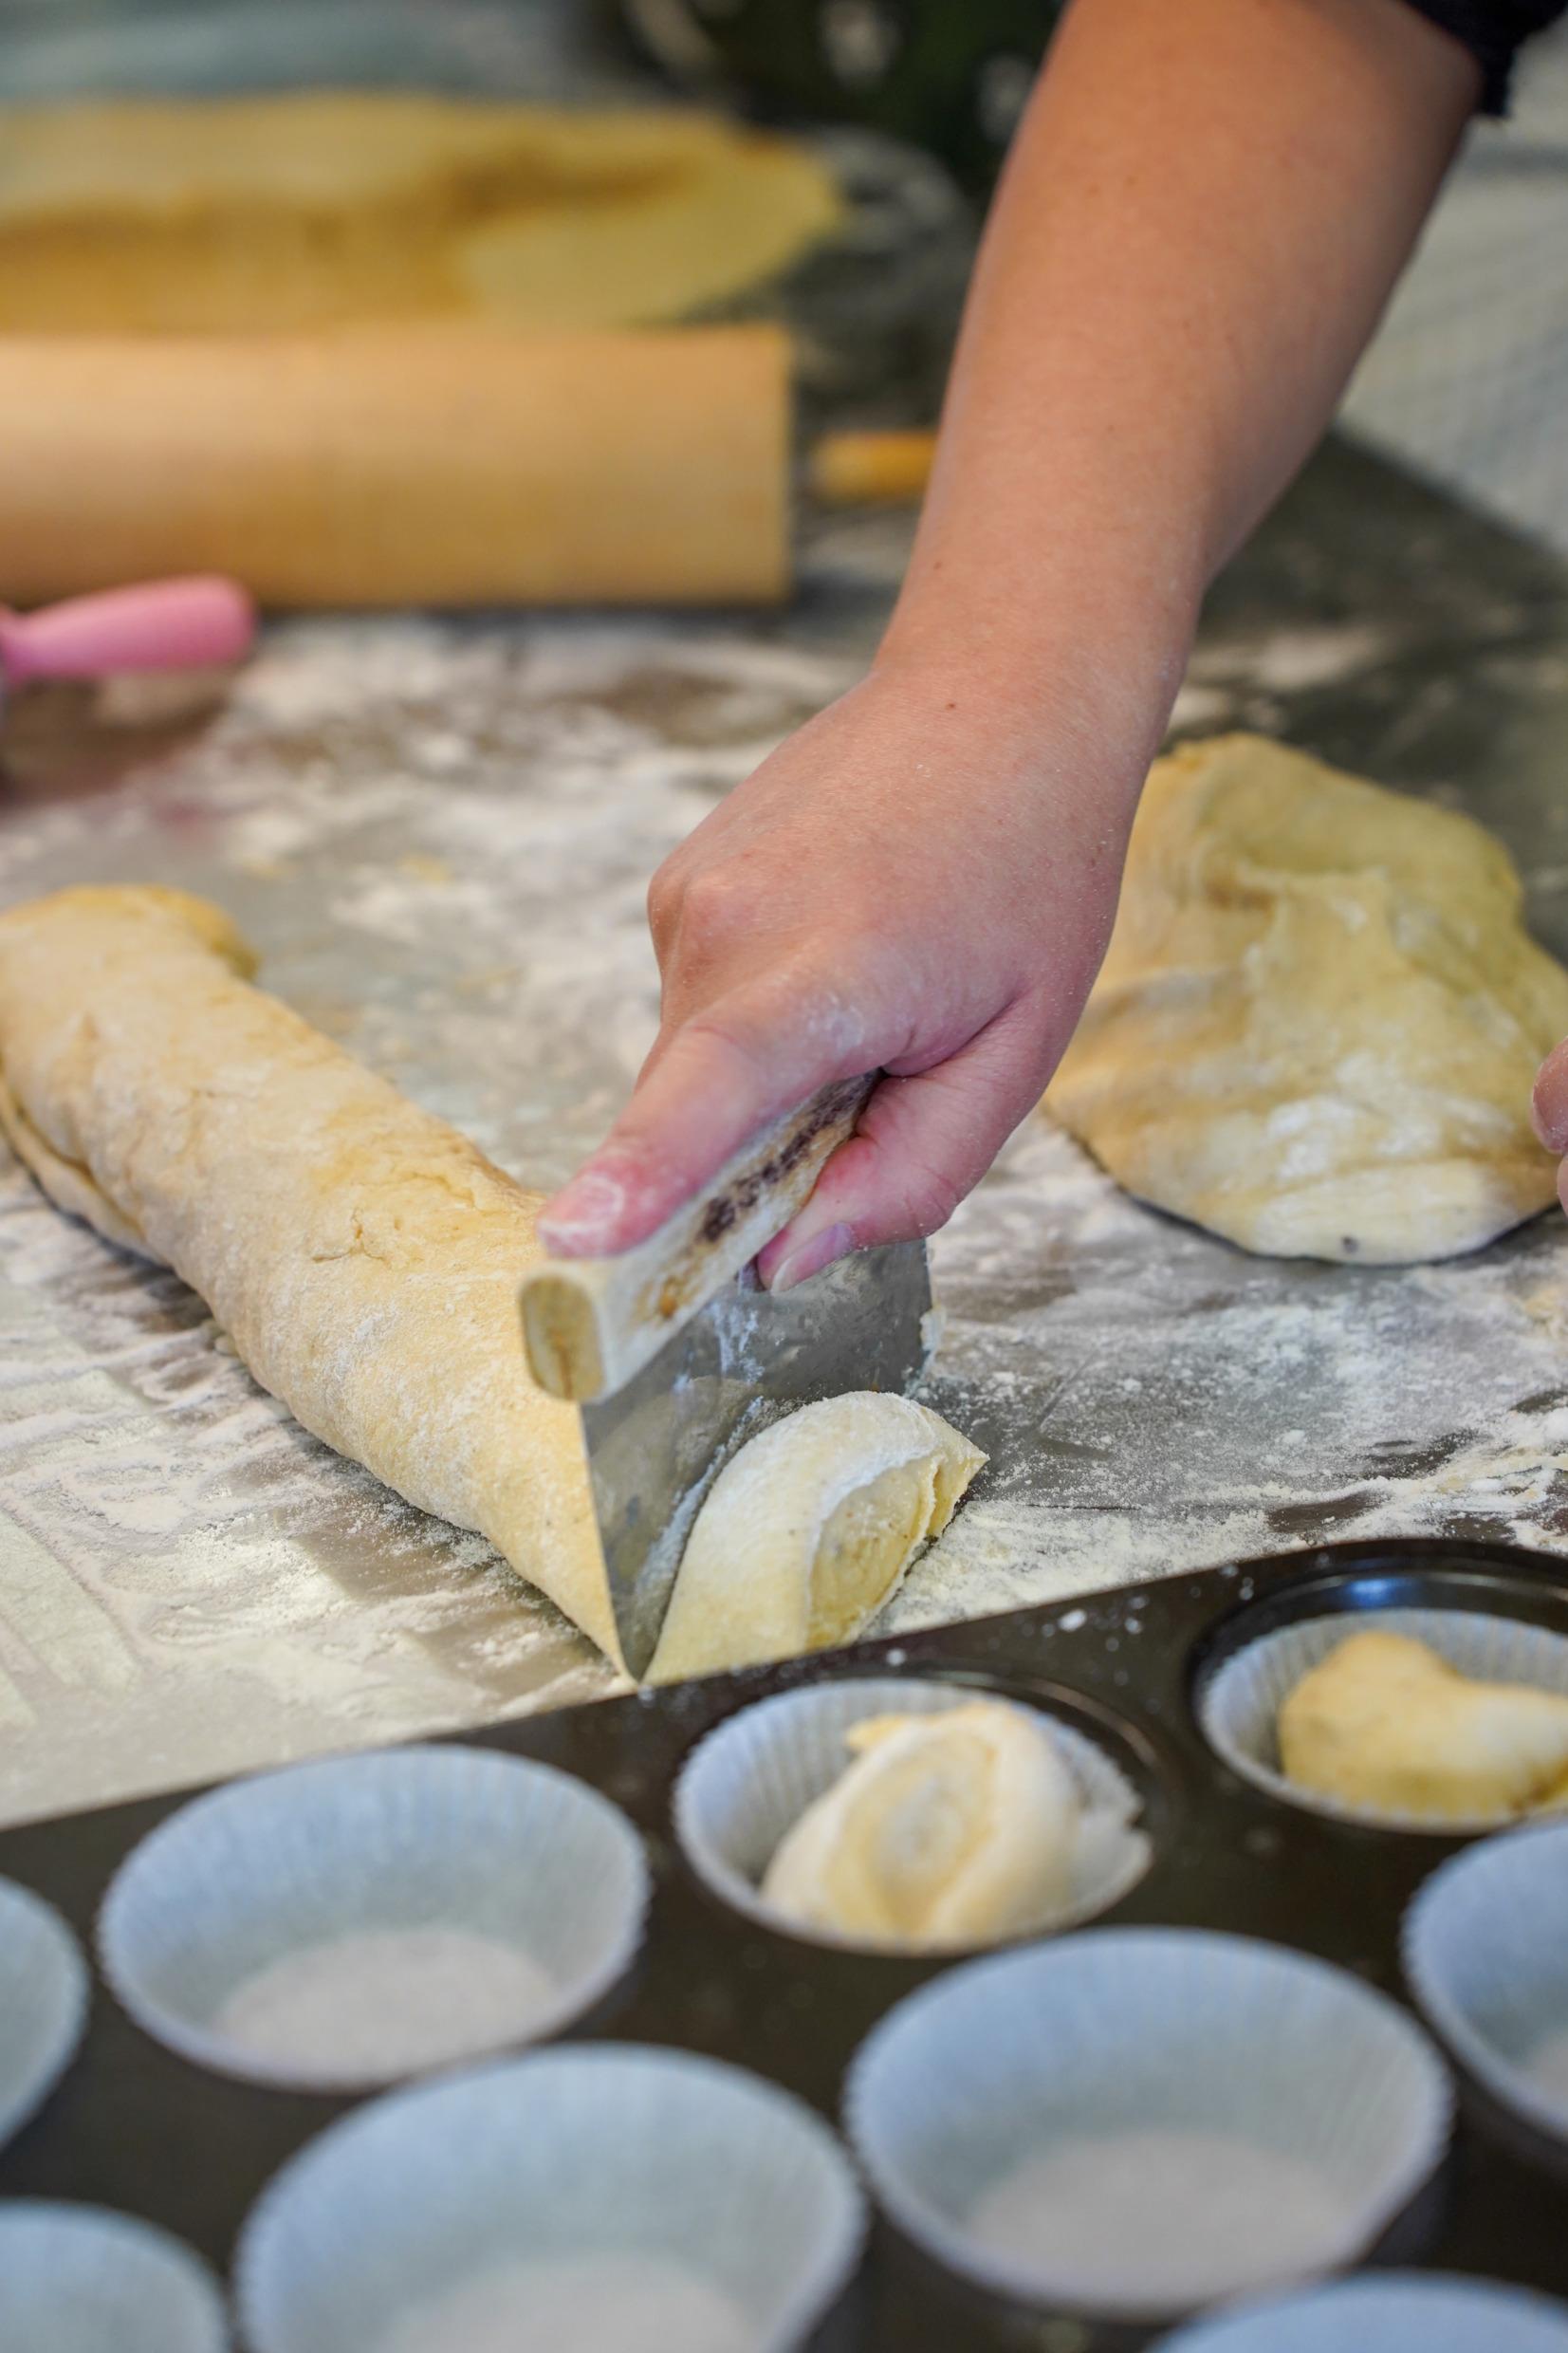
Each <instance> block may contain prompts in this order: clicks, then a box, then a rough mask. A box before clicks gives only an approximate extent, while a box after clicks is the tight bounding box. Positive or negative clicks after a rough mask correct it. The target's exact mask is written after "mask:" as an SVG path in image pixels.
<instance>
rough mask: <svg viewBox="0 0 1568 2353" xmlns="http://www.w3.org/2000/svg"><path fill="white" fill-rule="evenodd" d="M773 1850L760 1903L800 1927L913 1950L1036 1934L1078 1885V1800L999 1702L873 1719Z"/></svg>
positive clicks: (861, 1726) (1038, 1725)
mask: <svg viewBox="0 0 1568 2353" xmlns="http://www.w3.org/2000/svg"><path fill="white" fill-rule="evenodd" d="M845 1738H846V1741H847V1743H848V1745H849V1747H850V1748H851V1749H852V1750H853V1751H855V1762H854V1764H852V1765H851V1766H850V1767H849V1769H848V1770H847V1771H846V1772H845V1773H843V1774H842V1775H841V1777H840V1778H839V1780H838V1781H836V1782H835V1783H834V1784H833V1787H832V1788H830V1789H828V1790H826V1791H824V1793H823V1795H822V1796H821V1797H820V1798H819V1799H818V1800H817V1802H816V1804H815V1805H814V1806H808V1807H807V1808H806V1811H805V1812H804V1813H803V1814H802V1816H801V1819H800V1820H799V1822H797V1823H796V1825H795V1826H794V1828H793V1829H792V1830H791V1831H789V1833H788V1834H787V1836H786V1837H785V1838H784V1840H783V1841H782V1842H781V1843H780V1845H779V1848H778V1850H777V1852H776V1853H775V1855H774V1857H773V1860H772V1862H770V1863H769V1864H768V1867H767V1871H766V1875H765V1877H764V1880H763V1885H762V1892H763V1895H764V1897H765V1899H766V1901H767V1902H769V1903H771V1904H774V1905H776V1906H777V1907H778V1909H779V1910H780V1911H781V1912H784V1913H787V1914H788V1915H789V1917H790V1918H792V1919H795V1920H799V1921H800V1922H801V1923H802V1926H805V1927H810V1928H824V1929H830V1930H832V1931H833V1932H834V1934H835V1935H838V1936H849V1937H854V1938H855V1939H857V1940H858V1942H861V1943H865V1944H878V1945H895V1946H900V1947H904V1948H907V1949H908V1950H910V1951H920V1950H923V1949H925V1948H928V1947H933V1946H939V1945H971V1944H994V1943H996V1942H997V1941H998V1940H999V1939H1000V1938H1002V1937H1004V1936H1023V1935H1024V1934H1025V1933H1026V1932H1027V1931H1028V1930H1030V1929H1032V1928H1038V1927H1039V1926H1040V1925H1041V1923H1042V1921H1043V1920H1044V1919H1046V1918H1048V1917H1049V1915H1050V1914H1051V1913H1052V1912H1053V1911H1055V1910H1056V1909H1057V1908H1058V1907H1059V1906H1060V1905H1061V1904H1062V1903H1063V1902H1064V1901H1065V1899H1066V1898H1067V1896H1068V1894H1069V1892H1070V1890H1071V1886H1072V1877H1073V1858H1074V1851H1075V1845H1076V1841H1077V1833H1078V1825H1079V1799H1078V1792H1077V1790H1076V1788H1075V1787H1074V1784H1073V1779H1072V1776H1071V1774H1070V1773H1069V1772H1068V1770H1067V1768H1066V1766H1065V1765H1064V1764H1063V1762H1062V1760H1061V1754H1060V1752H1059V1751H1058V1749H1057V1747H1056V1744H1055V1742H1054V1741H1053V1740H1052V1738H1051V1735H1050V1732H1048V1730H1047V1729H1046V1727H1045V1726H1044V1724H1042V1722H1041V1721H1040V1720H1039V1718H1038V1717H1036V1716H1034V1715H1032V1714H1028V1713H1027V1712H1026V1711H1025V1710H1024V1709H1023V1708H1016V1707H1012V1706H1009V1705H1008V1703H1007V1702H1006V1701H1005V1700H999V1699H977V1700H973V1701H970V1702H967V1703H966V1704H965V1705H963V1706H961V1707H957V1708H953V1709H951V1710H949V1711H946V1712H945V1713H943V1714H940V1715H876V1716H868V1717H867V1718H865V1720H864V1721H862V1722H861V1723H858V1724H856V1725H854V1726H853V1727H852V1728H851V1730H850V1731H849V1732H847V1733H846V1735H845Z"/></svg>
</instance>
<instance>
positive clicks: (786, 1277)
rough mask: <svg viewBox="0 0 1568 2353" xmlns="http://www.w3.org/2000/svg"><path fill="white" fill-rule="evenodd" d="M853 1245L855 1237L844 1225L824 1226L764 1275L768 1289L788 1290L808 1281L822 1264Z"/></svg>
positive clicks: (831, 1262) (822, 1266) (821, 1267)
mask: <svg viewBox="0 0 1568 2353" xmlns="http://www.w3.org/2000/svg"><path fill="white" fill-rule="evenodd" d="M854 1248H855V1236H854V1234H853V1233H852V1232H850V1230H849V1228H848V1227H847V1226H824V1228H823V1229H822V1231H821V1233H813V1234H810V1235H808V1236H807V1238H806V1239H805V1241H803V1242H802V1244H801V1245H800V1247H799V1249H797V1250H792V1251H789V1252H788V1254H787V1255H786V1256H785V1257H784V1258H781V1259H780V1261H779V1263H778V1265H777V1266H776V1267H775V1268H774V1269H773V1271H772V1273H771V1274H770V1275H769V1276H768V1278H767V1288H768V1289H769V1290H770V1291H792V1290H793V1289H794V1288H795V1286H796V1284H797V1283H805V1282H809V1280H810V1279H811V1277H812V1276H813V1275H814V1274H821V1270H822V1269H823V1268H824V1267H829V1266H831V1265H832V1264H833V1261H834V1260H835V1259H836V1258H842V1257H843V1256H844V1255H845V1253H846V1252H847V1251H852V1250H853V1249H854Z"/></svg>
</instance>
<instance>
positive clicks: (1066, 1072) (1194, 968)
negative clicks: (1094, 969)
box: [1045, 735, 1568, 1265]
mask: <svg viewBox="0 0 1568 2353" xmlns="http://www.w3.org/2000/svg"><path fill="white" fill-rule="evenodd" d="M1521 907H1522V892H1521V888H1520V881H1519V877H1518V875H1517V874H1516V873H1515V871H1514V867H1513V864H1512V862H1511V861H1510V859H1509V857H1508V855H1507V852H1506V851H1505V850H1504V849H1503V846H1502V844H1501V843H1498V842H1495V841H1494V840H1493V839H1492V837H1491V836H1490V834H1488V833H1485V832H1484V831H1483V830H1482V828H1481V827H1480V826H1479V825H1476V824H1472V823H1471V822H1470V820H1469V819H1468V818H1467V817H1462V816H1458V815H1456V814H1455V813H1454V811H1452V810H1451V809H1445V808H1439V807H1437V806H1435V805H1434V804H1433V803H1431V802H1430V801H1417V800H1412V799H1411V798H1409V797H1407V796H1406V795H1404V794H1402V793H1395V792H1386V791H1384V790H1382V789H1381V788H1380V787H1377V786H1376V785H1369V784H1364V783H1362V782H1361V781H1359V780H1358V779H1357V778H1356V777H1354V776H1345V775H1341V774H1340V773H1339V772H1338V771H1337V770H1336V769H1331V768H1325V767H1324V766H1323V765H1322V764H1321V762H1320V761H1318V760H1313V759H1309V758H1308V757H1307V756H1306V755H1305V754H1304V753H1303V752H1300V751H1292V750H1287V749H1286V748H1285V747H1284V746H1283V745H1282V744H1273V743H1267V742H1265V741H1264V740H1263V739H1262V738H1261V737H1258V736H1255V735H1225V736H1220V737H1217V738H1216V739H1215V740H1214V741H1212V742H1210V743H1204V744H1194V745H1189V746H1187V747H1186V748H1184V749H1183V750H1179V751H1177V752H1175V753H1173V754H1172V755H1171V757H1170V758H1169V759H1165V760H1160V761H1157V762H1156V763H1155V766H1154V768H1153V771H1152V773H1151V775H1150V778H1149V783H1148V787H1147V788H1146V791H1145V794H1144V799H1143V805H1142V806H1141V808H1140V809H1139V812H1138V817H1137V822H1136V824H1134V828H1133V837H1132V844H1131V848H1130V851H1129V855H1128V863H1127V875H1126V880H1125V883H1124V885H1123V889H1122V898H1121V905H1120V908H1119V911H1118V913H1117V917H1116V930H1115V932H1114V934H1113V936H1112V940H1111V946H1110V951H1109V953H1108V954H1107V956H1106V959H1105V964H1104V968H1103V970H1102V971H1101V973H1100V976H1099V979H1098V982H1097V984H1096V987H1095V990H1094V993H1093V994H1092V996H1091V997H1090V1000H1089V1004H1088V1007H1087V1010H1085V1012H1084V1015H1083V1019H1082V1021H1081V1022H1080V1024H1079V1029H1078V1033H1077V1035H1076V1036H1075V1038H1074V1040H1073V1042H1072V1044H1071V1046H1070V1047H1068V1049H1067V1052H1066V1054H1065V1055H1064V1056H1063V1058H1062V1061H1061V1066H1060V1068H1059V1069H1058V1072H1057V1075H1056V1078H1055V1080H1054V1081H1053V1082H1052V1084H1051V1087H1050V1090H1049V1092H1048V1093H1047V1095H1046V1098H1045V1102H1046V1105H1047V1107H1048V1108H1049V1109H1050V1110H1051V1111H1052V1112H1053V1113H1054V1114H1055V1115H1056V1117H1057V1118H1058V1119H1059V1120H1061V1122H1062V1124H1063V1126H1065V1127H1066V1128H1068V1129H1069V1130H1070V1131H1071V1132H1072V1134H1073V1135H1075V1136H1077V1137H1078V1138H1079V1139H1080V1140H1081V1141H1082V1142H1084V1143H1086V1144H1087V1145H1088V1146H1089V1148H1090V1149H1091V1151H1093V1152H1094V1153H1095V1155H1096V1157H1097V1158H1098V1159H1099V1160H1101V1161H1102V1162H1103V1164H1104V1165H1105V1167H1106V1168H1107V1169H1108V1170H1109V1171H1110V1173H1111V1175H1112V1176H1113V1177H1116V1181H1117V1182H1118V1183H1119V1184H1122V1185H1125V1186H1126V1188H1127V1190H1128V1191H1129V1192H1130V1193H1134V1194H1136V1195H1138V1196H1139V1197H1140V1198H1141V1199H1143V1200H1146V1201H1152V1202H1153V1203H1154V1204H1155V1206H1156V1207H1158V1208H1160V1209H1166V1210H1172V1211H1174V1212H1175V1213H1176V1214H1178V1215H1179V1216H1182V1217H1190V1218H1192V1219H1193V1220H1194V1221H1195V1222H1196V1223H1197V1224H1199V1225H1201V1226H1207V1227H1208V1228H1209V1230H1210V1231H1211V1232H1215V1233H1220V1234H1224V1235H1225V1236H1227V1239H1228V1240H1230V1241H1232V1242H1239V1243H1240V1244H1241V1245H1242V1246H1243V1248H1244V1249H1246V1250H1252V1251H1263V1252H1265V1253H1267V1254H1269V1255H1272V1256H1278V1257H1298V1256H1299V1257H1307V1258H1335V1259H1352V1260H1359V1261H1360V1262H1362V1263H1363V1264H1368V1265H1371V1264H1398V1263H1403V1262H1406V1261H1410V1260H1419V1259H1430V1258H1448V1257H1451V1256H1453V1255H1454V1254H1455V1253H1456V1252H1458V1251H1468V1250H1475V1249H1477V1248H1478V1247H1479V1246H1480V1245H1481V1244H1482V1243H1484V1242H1488V1241H1490V1240H1491V1239H1492V1237H1493V1236H1494V1235H1496V1234H1499V1233H1502V1232H1504V1231H1505V1230H1506V1229H1507V1228H1508V1227H1509V1226H1513V1225H1517V1224H1518V1222H1519V1221H1520V1219H1521V1218H1523V1217H1529V1216H1533V1215H1534V1214H1536V1212H1537V1211H1539V1210H1542V1209H1545V1208H1546V1207H1547V1206H1548V1205H1549V1203H1550V1202H1551V1201H1552V1199H1553V1197H1554V1195H1555V1193H1556V1186H1557V1170H1556V1164H1555V1162H1554V1161H1553V1159H1552V1158H1551V1156H1550V1155H1549V1154H1547V1153H1546V1152H1544V1151H1542V1149H1541V1147H1540V1144H1539V1143H1538V1142H1537V1140H1536V1138H1535V1136H1534V1134H1533V1133H1532V1130H1531V1127H1530V1119H1529V1105H1530V1090H1531V1086H1532V1084H1533V1082H1534V1078H1535V1073H1536V1069H1537V1066H1538V1065H1539V1064H1540V1061H1541V1059H1542V1057H1543V1056H1544V1055H1545V1054H1547V1053H1549V1052H1550V1050H1551V1048H1552V1047H1554V1046H1556V1045H1557V1044H1558V1042H1559V1039H1561V1038H1562V1037H1563V1036H1564V1035H1568V973H1565V972H1564V971H1563V969H1562V967H1561V966H1560V965H1559V964H1558V963H1557V962H1556V961H1555V960H1554V959H1553V958H1552V957H1551V956H1549V955H1547V954H1546V953H1545V952H1544V950H1542V949H1540V948H1539V947H1537V946H1536V945H1535V943H1534V942H1533V941H1532V940H1531V939H1530V937H1529V936H1528V935H1527V933H1526V932H1525V930H1524V926H1523V922H1522V915H1521Z"/></svg>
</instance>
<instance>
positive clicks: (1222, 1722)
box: [1198, 1609, 1568, 1838]
mask: <svg viewBox="0 0 1568 2353" xmlns="http://www.w3.org/2000/svg"><path fill="white" fill-rule="evenodd" d="M1370 1633H1377V1634H1406V1635H1412V1636H1413V1637H1414V1638H1415V1640H1417V1641H1419V1642H1425V1643H1426V1644H1427V1646H1428V1647H1429V1649H1430V1650H1434V1651H1436V1653H1437V1655H1438V1657H1439V1658H1446V1659H1447V1660H1448V1664H1449V1665H1450V1666H1451V1667H1457V1668H1458V1669H1459V1671H1460V1673H1461V1674H1462V1675H1467V1676H1471V1677H1475V1678H1476V1679H1478V1680H1479V1681H1482V1682H1488V1683H1525V1684H1530V1685H1533V1686H1534V1687H1535V1689H1537V1690H1538V1691H1549V1692H1560V1693H1562V1694H1563V1695H1568V1637H1564V1636H1563V1635H1560V1634H1552V1633H1550V1632H1548V1630H1547V1629H1546V1628H1545V1627H1544V1626H1532V1625H1528V1624H1526V1623H1525V1622H1524V1621H1523V1620H1522V1619H1519V1618H1495V1617H1489V1616H1486V1615H1485V1614H1483V1613H1480V1612H1477V1611H1472V1610H1463V1609H1367V1610H1362V1609H1358V1610H1354V1611H1343V1610H1342V1611H1339V1612H1337V1613H1336V1614H1334V1615H1332V1616H1329V1617H1323V1618H1307V1619H1302V1620H1301V1621H1300V1622H1299V1623H1298V1624H1296V1625H1290V1626H1281V1627H1280V1628H1279V1629H1278V1630H1277V1631H1276V1632H1275V1633H1273V1634H1264V1635H1261V1636H1260V1637H1259V1638H1258V1640H1256V1641H1252V1642H1248V1643H1247V1645H1246V1647H1245V1649H1244V1650H1239V1651H1237V1652H1236V1654H1235V1656H1234V1657H1233V1658H1227V1659H1226V1661H1225V1663H1224V1664H1223V1665H1222V1666H1220V1667H1218V1668H1216V1669H1215V1671H1214V1673H1213V1674H1212V1675H1211V1676H1210V1677H1208V1680H1207V1681H1206V1682H1205V1683H1204V1684H1203V1685H1202V1687H1201V1688H1200V1690H1199V1693H1198V1721H1199V1723H1200V1724H1201V1725H1202V1727H1203V1730H1204V1732H1205V1734H1206V1735H1207V1737H1208V1743H1209V1745H1210V1747H1211V1748H1213V1749H1214V1750H1215V1751H1217V1753H1218V1754H1219V1755H1220V1756H1222V1757H1223V1758H1224V1760H1225V1762H1226V1763H1227V1765H1228V1766H1229V1767H1230V1769H1231V1770H1232V1772H1236V1773H1240V1775H1241V1776H1242V1778H1243V1780H1244V1781H1250V1782H1252V1783H1253V1784H1254V1786H1255V1787H1256V1788H1260V1789H1266V1790H1267V1791H1268V1793H1269V1795H1270V1796H1271V1797H1277V1798H1279V1799H1281V1800H1282V1803H1283V1804H1285V1805H1287V1806H1301V1807H1302V1808H1303V1810H1304V1811H1306V1812H1307V1813H1312V1814H1326V1815H1328V1816H1329V1817H1330V1818H1331V1819H1332V1820H1334V1821H1337V1822H1356V1823H1363V1824H1367V1825H1372V1826H1374V1827H1376V1828H1379V1829H1386V1830H1412V1831H1425V1832H1427V1833H1428V1834H1429V1835H1431V1834H1435V1835H1436V1836H1438V1837H1440V1838H1453V1837H1455V1836H1458V1835H1463V1834H1468V1833H1471V1832H1476V1831H1484V1830H1496V1829H1499V1828H1501V1827H1503V1825H1506V1824H1508V1823H1510V1822H1513V1821H1515V1820H1517V1819H1518V1817H1517V1816H1515V1815H1513V1814H1496V1813H1491V1814H1479V1815H1472V1814H1465V1815H1458V1814H1445V1815H1439V1814H1407V1813H1400V1812H1397V1811H1395V1810H1394V1809H1393V1808H1392V1807H1390V1808H1385V1807H1382V1806H1353V1805H1351V1804H1349V1803H1347V1802H1346V1801H1344V1800H1343V1799H1339V1798H1333V1797H1323V1796H1320V1795H1319V1793H1318V1792H1317V1791H1316V1790H1313V1789H1303V1788H1301V1787H1300V1786H1299V1784H1297V1783H1296V1782H1294V1781H1290V1780H1287V1778H1286V1777H1285V1775H1284V1773H1283V1772H1282V1770H1281V1768H1280V1742H1279V1735H1278V1732H1277V1730H1276V1727H1277V1725H1278V1722H1279V1715H1280V1710H1281V1708H1282V1706H1283V1704H1284V1702H1285V1700H1286V1699H1287V1698H1288V1697H1289V1696H1290V1694H1291V1693H1292V1692H1293V1691H1294V1690H1295V1688H1296V1686H1297V1684H1298V1683H1299V1682H1300V1681H1301V1677H1303V1676H1304V1675H1305V1674H1306V1673H1307V1672H1308V1670H1309V1669H1310V1668H1312V1667H1316V1666H1319V1665H1320V1664H1321V1662H1322V1661H1323V1659H1325V1658H1327V1657H1328V1655H1329V1653H1330V1652H1331V1651H1334V1650H1337V1648H1338V1646H1339V1644H1340V1643H1341V1642H1343V1641H1345V1640H1348V1639H1349V1637H1350V1636H1351V1635H1353V1634H1370Z"/></svg>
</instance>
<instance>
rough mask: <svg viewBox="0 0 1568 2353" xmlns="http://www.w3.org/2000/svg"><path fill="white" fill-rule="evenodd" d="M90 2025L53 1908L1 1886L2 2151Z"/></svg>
mask: <svg viewBox="0 0 1568 2353" xmlns="http://www.w3.org/2000/svg"><path fill="white" fill-rule="evenodd" d="M86 2018H87V1965H86V1962H85V1961H84V1960H83V1957H82V1954H81V1951H80V1949H79V1947H78V1945H77V1941H76V1938H75V1937H74V1936H72V1934H71V1932H70V1930H69V1929H68V1928H67V1927H66V1925H65V1921H64V1920H63V1919H62V1918H61V1917H60V1915H59V1913H58V1912H57V1911H56V1910H55V1909H54V1906H53V1905H52V1904H47V1903H46V1902H45V1901H44V1899H43V1897H42V1896H35V1895H34V1894H33V1892H32V1890H31V1888H29V1887H18V1886H17V1885H16V1883H15V1881H13V1880H0V2148H3V2147H4V2146H5V2143H6V2142H7V2141H8V2140H10V2139H11V2137H12V2136H13V2134H16V2133H18V2132H20V2131H21V2129H22V2127H23V2125H24V2124H25V2123H27V2122H28V2119H29V2118H30V2117H32V2116H34V2115H36V2113H37V2111H38V2110H39V2108H41V2107H42V2106H43V2104H44V2102H45V2101H46V2099H47V2098H48V2095H49V2093H50V2092H51V2091H52V2090H53V2089H54V2086H55V2084H57V2083H58V2082H59V2081H60V2078H61V2077H62V2075H64V2073H65V2069H66V2067H67V2066H69V2065H70V2061H71V2058H72V2055H73V2054H74V2052H75V2050H76V2047H77V2045H78V2044H79V2043H80V2042H81V2040H82V2029H83V2026H84V2025H85V2024H86Z"/></svg>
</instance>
